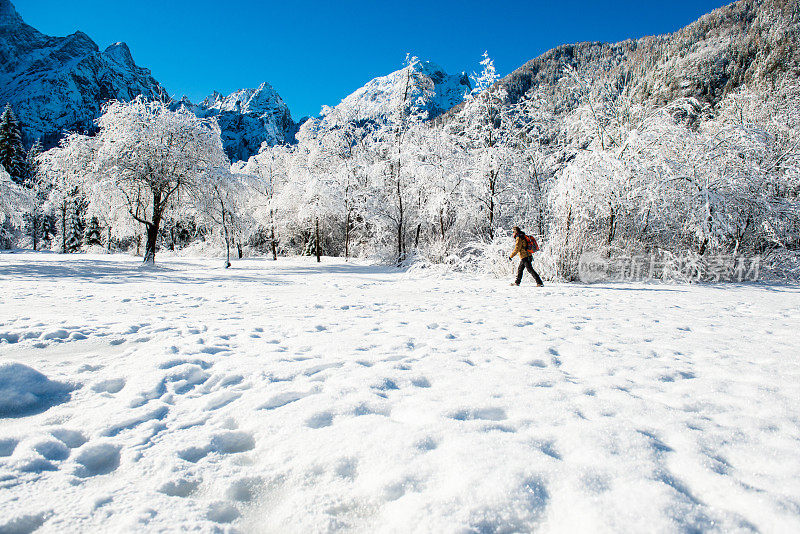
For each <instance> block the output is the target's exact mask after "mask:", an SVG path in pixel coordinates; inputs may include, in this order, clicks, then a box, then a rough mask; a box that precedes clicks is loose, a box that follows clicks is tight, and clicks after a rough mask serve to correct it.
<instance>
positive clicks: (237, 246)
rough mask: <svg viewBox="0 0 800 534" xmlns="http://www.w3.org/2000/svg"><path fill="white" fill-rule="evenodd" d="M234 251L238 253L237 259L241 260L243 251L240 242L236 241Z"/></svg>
mask: <svg viewBox="0 0 800 534" xmlns="http://www.w3.org/2000/svg"><path fill="white" fill-rule="evenodd" d="M236 252H237V253H238V254H239V259H240V260H241V259H242V258H243V257H244V252H243V251H242V244H241V243H240V242H238V241H237V242H236Z"/></svg>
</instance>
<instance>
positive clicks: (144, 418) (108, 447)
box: [0, 253, 800, 533]
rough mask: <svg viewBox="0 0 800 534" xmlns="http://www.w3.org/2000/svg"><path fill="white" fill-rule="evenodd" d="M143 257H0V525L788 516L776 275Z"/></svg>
mask: <svg viewBox="0 0 800 534" xmlns="http://www.w3.org/2000/svg"><path fill="white" fill-rule="evenodd" d="M159 261H160V266H159V267H158V268H156V269H155V270H152V271H146V270H141V269H139V268H138V266H139V261H138V259H136V258H132V257H127V256H101V255H97V256H91V255H73V256H66V257H65V256H61V255H56V254H31V253H22V254H2V255H0V397H2V398H0V532H4V533H5V532H30V531H32V530H35V529H36V528H37V527H40V528H39V531H41V532H76V531H83V532H99V531H105V532H111V531H113V532H124V531H136V532H142V531H148V532H152V531H161V530H163V531H176V530H179V529H192V530H199V531H207V532H213V531H232V532H233V531H242V532H328V531H335V530H353V531H362V532H518V531H530V530H535V529H538V530H540V531H542V532H578V531H582V532H604V531H617V532H676V531H726V532H727V531H762V532H798V531H800V358H799V357H798V356H799V353H800V351H798V348H797V340H798V331H800V289H798V288H793V287H775V286H773V287H764V286H755V285H724V286H659V285H616V284H614V285H596V286H582V285H548V286H547V287H545V288H543V289H537V288H535V287H533V286H532V285H531V284H530V279H529V278H528V279H526V280H525V283H526V284H527V285H523V286H522V287H519V288H516V287H509V286H508V285H506V282H503V281H497V280H471V279H465V278H455V277H454V278H451V279H437V278H420V277H417V276H411V275H408V274H404V273H401V272H397V271H395V270H392V269H387V268H381V267H370V266H363V265H353V264H345V263H343V262H341V261H338V260H336V261H335V260H326V261H325V262H324V263H323V264H322V265H317V264H316V263H313V262H312V261H310V260H307V259H294V260H279V261H278V262H277V263H275V262H271V261H267V260H262V259H252V260H243V261H237V262H235V263H234V266H233V268H232V269H230V270H227V271H226V270H223V269H221V268H220V267H221V263H222V262H221V261H220V260H207V259H187V258H172V259H168V258H164V257H161V258H159ZM526 277H527V275H526Z"/></svg>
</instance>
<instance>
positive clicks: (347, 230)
mask: <svg viewBox="0 0 800 534" xmlns="http://www.w3.org/2000/svg"><path fill="white" fill-rule="evenodd" d="M348 257H350V211H348V212H347V216H345V219H344V261H347V258H348Z"/></svg>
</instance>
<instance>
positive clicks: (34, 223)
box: [31, 213, 39, 252]
mask: <svg viewBox="0 0 800 534" xmlns="http://www.w3.org/2000/svg"><path fill="white" fill-rule="evenodd" d="M31 229H32V231H31V237H32V238H33V251H34V252H36V245H38V244H39V217H38V216H37V215H36V214H35V213H34V214H32V215H31Z"/></svg>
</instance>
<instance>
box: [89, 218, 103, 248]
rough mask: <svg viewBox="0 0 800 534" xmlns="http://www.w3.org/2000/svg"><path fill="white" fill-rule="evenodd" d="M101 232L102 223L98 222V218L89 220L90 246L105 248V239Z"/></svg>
mask: <svg viewBox="0 0 800 534" xmlns="http://www.w3.org/2000/svg"><path fill="white" fill-rule="evenodd" d="M100 231H101V229H100V222H99V221H98V220H97V217H92V218H91V219H90V220H89V225H88V226H87V227H86V239H85V242H86V244H87V245H89V246H92V245H97V246H103V239H102V237H101V235H100Z"/></svg>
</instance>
